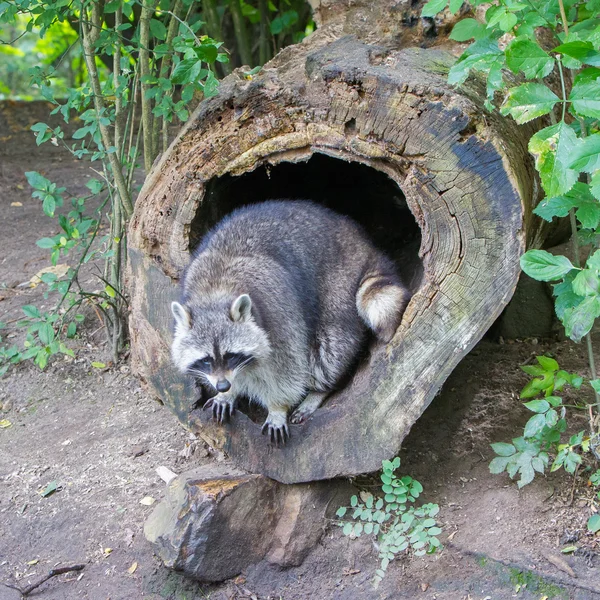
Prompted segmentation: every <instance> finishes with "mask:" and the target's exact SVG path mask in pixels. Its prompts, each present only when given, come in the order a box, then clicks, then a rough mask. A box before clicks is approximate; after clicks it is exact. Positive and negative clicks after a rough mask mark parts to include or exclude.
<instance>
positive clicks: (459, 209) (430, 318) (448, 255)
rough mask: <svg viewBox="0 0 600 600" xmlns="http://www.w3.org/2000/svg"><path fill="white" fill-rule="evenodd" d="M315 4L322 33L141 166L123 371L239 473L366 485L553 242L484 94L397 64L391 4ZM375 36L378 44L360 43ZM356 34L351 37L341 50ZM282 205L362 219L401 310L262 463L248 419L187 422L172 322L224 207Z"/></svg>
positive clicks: (426, 56)
mask: <svg viewBox="0 0 600 600" xmlns="http://www.w3.org/2000/svg"><path fill="white" fill-rule="evenodd" d="M323 4H326V5H327V6H326V8H327V10H324V9H323V7H321V9H322V12H321V22H322V24H323V27H322V29H321V30H320V31H319V32H318V33H317V34H315V35H314V36H313V37H311V38H310V39H309V40H307V41H305V42H304V43H302V44H299V45H297V46H293V47H290V48H287V49H285V50H283V51H282V52H281V53H280V54H279V55H278V56H277V57H276V58H275V59H273V60H272V61H271V62H270V63H268V64H267V65H266V66H265V67H264V68H263V69H262V71H261V72H260V73H259V74H258V75H256V76H253V77H246V76H244V74H243V72H242V71H240V70H238V71H236V72H235V73H233V74H232V75H231V76H229V77H227V78H226V79H225V80H224V81H223V82H222V85H221V88H220V93H219V95H218V96H217V97H215V98H211V99H210V100H207V101H205V102H203V103H202V104H201V105H200V106H199V108H198V110H197V111H196V112H195V113H194V115H192V117H191V118H190V120H189V122H188V124H187V125H186V127H185V128H184V130H183V131H182V132H181V133H180V135H179V136H178V138H177V139H176V140H175V142H174V143H173V144H172V145H171V147H170V148H169V150H168V152H167V153H166V154H165V155H164V156H163V157H162V158H161V159H160V161H159V162H158V163H157V164H156V165H155V166H154V169H153V171H152V173H151V174H150V176H149V177H148V179H147V181H146V183H145V185H144V188H143V190H142V192H141V194H140V197H139V198H138V201H137V205H136V209H135V214H134V217H133V219H132V222H131V227H130V232H129V258H130V270H131V272H130V286H131V311H132V312H131V335H132V339H131V346H132V356H133V364H134V368H135V370H136V371H137V373H138V374H139V375H141V376H142V377H143V378H144V379H145V380H146V381H147V382H148V383H149V384H150V386H151V388H152V389H153V390H154V391H155V393H156V394H157V395H158V396H159V397H160V398H161V399H162V400H163V401H164V402H165V404H167V405H168V406H169V407H170V408H171V409H172V410H173V411H174V412H175V413H176V414H177V416H178V417H179V418H180V419H181V421H182V422H183V423H184V424H185V425H186V426H187V427H189V428H191V429H193V430H196V431H198V432H199V433H200V434H201V435H202V436H203V437H204V439H206V440H208V441H210V443H211V444H213V445H215V446H218V447H221V448H224V449H225V451H226V452H227V453H228V454H229V455H230V456H231V457H232V459H233V460H234V461H235V463H236V464H237V465H238V466H241V467H242V468H244V469H246V470H248V471H250V472H253V473H261V474H264V475H267V476H269V477H271V478H274V479H277V480H279V481H281V482H284V483H294V482H305V481H311V480H317V479H326V478H332V477H335V476H339V475H350V474H356V473H363V472H369V471H374V470H376V469H378V468H380V466H381V460H382V459H387V458H391V457H392V456H394V455H395V454H396V453H397V451H398V450H399V448H400V444H401V442H402V440H403V439H404V437H405V436H406V435H407V433H408V431H409V429H410V427H411V426H412V425H413V423H414V422H415V421H416V419H418V417H419V416H420V415H421V414H422V412H423V411H424V410H425V408H426V407H427V406H428V404H429V403H430V402H431V400H432V399H433V397H434V396H435V394H436V393H437V392H438V390H439V389H440V387H441V385H442V383H443V382H444V381H445V380H446V378H447V377H448V375H449V374H450V373H451V371H452V370H453V368H454V367H455V366H456V365H457V364H458V362H459V361H460V360H461V358H462V357H463V356H464V355H465V354H466V353H467V352H469V350H470V349H471V348H472V347H473V345H474V344H475V343H476V342H477V341H478V340H479V339H480V338H481V337H482V335H483V334H484V333H485V332H486V330H487V329H488V328H489V327H490V325H491V324H492V323H493V322H494V320H495V319H496V317H497V316H498V315H499V314H500V312H501V311H502V309H503V308H504V307H505V305H506V304H507V302H508V301H509V300H510V298H511V296H512V293H513V291H514V288H515V285H516V283H517V280H518V277H519V256H520V255H521V254H522V253H523V251H524V249H525V247H526V246H527V245H530V246H531V245H533V246H538V245H540V244H541V242H542V241H543V239H544V238H545V237H546V236H547V235H548V233H549V231H550V230H549V228H548V225H547V224H546V225H542V222H541V220H540V219H538V218H537V217H534V216H533V215H532V212H531V211H532V208H533V207H534V206H535V205H536V204H537V202H538V200H539V197H538V195H539V186H538V185H537V181H536V176H535V171H534V168H533V162H532V160H531V157H530V156H529V155H528V152H527V141H528V139H529V138H530V136H531V135H532V133H533V131H534V127H535V126H534V125H531V124H530V125H528V126H517V125H516V124H515V123H514V122H513V121H512V120H510V119H506V118H502V117H500V116H499V115H497V114H490V113H488V112H487V111H485V109H484V108H483V101H484V98H485V86H484V85H483V84H482V83H481V82H478V81H476V80H475V81H472V82H469V83H468V84H467V85H466V86H465V87H464V88H461V89H460V90H455V89H453V88H451V87H450V86H448V85H447V83H446V75H447V72H448V69H449V67H450V65H451V64H452V61H453V57H452V55H450V54H448V53H446V52H444V51H441V50H439V49H419V48H410V49H401V50H398V49H396V46H397V43H398V42H397V40H398V39H400V38H402V37H403V36H402V35H400V33H401V32H400V33H399V28H398V27H396V29H395V30H394V27H393V20H389V21H387V22H386V21H385V19H383V16H384V15H385V11H384V10H383V9H385V7H386V6H387V7H388V9H389V10H391V9H390V8H389V4H390V3H389V2H387V1H386V0H380V2H373V3H370V4H369V3H366V2H365V3H363V6H362V10H363V11H365V12H364V14H366V15H367V17H365V18H364V19H362V20H361V19H360V18H358V17H359V16H360V14H361V13H360V10H359V9H360V6H361V2H356V3H352V6H353V8H352V9H351V10H350V9H348V7H347V6H346V9H347V10H346V11H345V12H344V11H341V10H337V9H339V7H340V6H341V5H345V2H334V1H332V0H330V1H329V2H324V3H323ZM336 7H337V9H336ZM357 7H358V8H357ZM365 7H366V8H365ZM357 11H358V12H357ZM367 13H368V14H367ZM390 14H391V13H390ZM323 15H326V16H327V18H328V19H330V21H327V19H325V18H324V17H323ZM336 15H337V18H334V17H336ZM340 15H342V16H343V17H344V18H343V20H341V19H342V17H341V16H340ZM357 15H358V16H357ZM384 22H385V24H386V26H387V28H388V30H389V31H387V33H385V32H384V33H383V34H381V35H380V38H382V39H383V44H382V45H375V44H373V43H372V39H374V37H376V36H375V34H374V33H373V30H368V29H367V30H364V29H361V28H360V23H363V24H364V23H371V24H372V23H375V24H378V25H377V27H380V26H382V23H384ZM352 27H354V32H357V33H359V34H360V36H359V37H361V38H363V39H358V37H357V36H345V35H344V33H345V32H347V31H348V30H349V29H350V30H351V31H352ZM379 32H380V33H381V30H379ZM382 36H383V37H382ZM277 197H279V198H311V199H313V200H315V201H319V202H323V203H326V204H328V205H329V206H332V207H333V208H335V209H336V210H338V211H340V212H345V213H347V214H349V215H351V216H353V217H354V218H356V219H357V220H359V221H360V222H361V223H362V224H363V225H364V226H365V227H366V228H367V230H368V231H369V232H370V233H371V235H372V236H373V237H374V239H375V240H376V241H377V243H379V244H380V245H381V246H382V247H383V248H384V249H385V250H386V251H387V252H388V253H389V254H390V255H392V256H393V257H394V258H395V260H396V261H397V263H398V265H399V269H400V271H401V272H402V273H403V276H404V278H405V280H406V281H407V282H410V285H411V287H412V290H413V292H414V296H413V298H412V300H411V302H410V304H409V306H408V309H407V311H406V314H405V316H404V319H403V322H402V324H401V326H400V328H399V330H398V331H397V334H396V336H395V337H394V339H393V340H392V342H391V343H390V344H388V345H387V346H383V345H381V346H375V347H373V348H371V350H370V355H369V356H368V357H367V358H365V360H364V361H363V362H362V364H361V365H360V367H359V369H358V371H357V373H356V374H355V376H354V377H353V378H352V380H351V382H350V383H349V385H348V386H347V387H346V388H345V389H344V390H342V391H340V392H338V393H336V394H335V395H334V396H332V397H331V398H330V399H329V401H328V402H327V404H326V405H325V406H323V407H322V408H321V409H319V410H318V411H317V412H316V413H315V415H314V416H313V417H312V418H311V419H310V420H309V421H308V422H307V423H304V424H303V425H298V426H292V438H291V440H290V442H289V443H288V445H287V446H286V447H284V448H279V449H274V448H271V447H270V446H269V445H268V443H267V440H266V439H265V438H264V437H263V436H261V434H260V422H261V421H260V418H259V417H258V416H253V415H252V411H251V410H247V411H246V413H247V414H243V413H241V414H240V413H239V412H238V413H236V415H235V417H234V419H233V422H232V423H231V424H229V425H226V426H218V425H216V424H215V423H213V422H212V421H211V420H210V414H209V411H207V412H206V413H203V412H202V411H201V410H199V408H198V407H197V401H198V391H197V390H196V389H195V387H194V385H193V382H192V381H191V380H190V381H188V380H186V379H185V378H182V376H180V375H179V374H177V373H176V371H175V370H174V368H173V367H172V366H171V364H170V359H169V346H170V342H171V339H172V334H171V320H172V317H171V314H170V308H169V307H170V302H171V300H173V299H175V298H176V297H177V286H178V279H179V278H180V276H181V274H182V271H183V269H184V268H185V266H186V264H187V262H188V261H189V257H190V251H191V250H193V248H194V247H195V245H196V244H197V243H198V240H199V239H200V238H201V236H202V235H203V234H204V233H205V232H206V231H207V230H208V229H209V228H210V227H211V226H213V225H214V224H215V223H216V222H217V221H218V220H219V219H220V218H222V217H223V216H224V215H225V214H227V213H228V212H230V211H231V210H232V209H233V208H234V207H236V206H239V205H240V204H245V203H249V202H256V201H260V200H264V199H268V198H277ZM251 417H254V420H253V419H252V418H251Z"/></svg>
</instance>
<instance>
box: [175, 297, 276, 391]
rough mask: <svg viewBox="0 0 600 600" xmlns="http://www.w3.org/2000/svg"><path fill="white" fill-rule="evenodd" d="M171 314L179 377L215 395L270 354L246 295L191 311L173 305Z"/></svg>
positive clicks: (263, 333) (178, 305) (188, 308)
mask: <svg viewBox="0 0 600 600" xmlns="http://www.w3.org/2000/svg"><path fill="white" fill-rule="evenodd" d="M171 311H172V312H173V316H174V317H175V336H174V340H173V345H172V347H171V355H172V357H173V362H174V363H175V365H176V366H177V368H178V369H179V370H180V371H181V372H182V373H185V374H188V375H192V376H193V377H195V378H197V379H200V380H202V381H204V382H207V383H210V385H211V386H212V387H213V388H215V389H216V390H217V391H218V392H222V393H225V392H227V391H229V389H230V388H231V385H232V383H233V381H234V379H235V378H236V376H238V375H239V374H240V373H241V372H242V371H243V370H244V369H246V368H249V367H251V366H252V365H253V364H254V363H255V362H256V361H259V360H261V359H263V358H265V357H266V356H268V354H269V352H270V345H269V339H268V337H267V334H266V332H265V331H264V330H263V329H262V328H260V327H259V326H258V325H257V324H256V321H255V320H254V319H253V317H252V301H251V300H250V296H248V295H247V294H242V295H241V296H239V297H237V298H236V299H235V300H233V301H231V300H230V301H228V302H227V301H221V302H213V303H211V304H207V305H205V306H198V307H196V306H194V307H193V309H191V308H190V307H187V306H184V305H182V304H180V303H179V302H173V303H172V304H171Z"/></svg>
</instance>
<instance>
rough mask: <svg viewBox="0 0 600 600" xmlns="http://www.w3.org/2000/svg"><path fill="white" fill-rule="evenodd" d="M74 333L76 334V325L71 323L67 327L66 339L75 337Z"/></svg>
mask: <svg viewBox="0 0 600 600" xmlns="http://www.w3.org/2000/svg"><path fill="white" fill-rule="evenodd" d="M76 333H77V323H75V321H71V322H70V323H69V326H68V327H67V337H68V338H73V337H75V334H76Z"/></svg>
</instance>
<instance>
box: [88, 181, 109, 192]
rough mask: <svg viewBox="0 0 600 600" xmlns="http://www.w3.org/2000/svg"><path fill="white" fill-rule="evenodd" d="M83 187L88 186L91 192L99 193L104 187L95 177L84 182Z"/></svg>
mask: <svg viewBox="0 0 600 600" xmlns="http://www.w3.org/2000/svg"><path fill="white" fill-rule="evenodd" d="M85 187H86V188H88V189H89V190H90V192H92V194H99V193H100V192H101V191H102V189H103V188H104V184H103V183H102V182H101V181H98V180H97V179H90V180H89V181H88V182H87V183H86V184H85Z"/></svg>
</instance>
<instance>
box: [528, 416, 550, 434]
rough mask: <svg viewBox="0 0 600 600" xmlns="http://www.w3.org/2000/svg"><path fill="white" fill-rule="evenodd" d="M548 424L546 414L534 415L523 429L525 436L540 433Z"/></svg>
mask: <svg viewBox="0 0 600 600" xmlns="http://www.w3.org/2000/svg"><path fill="white" fill-rule="evenodd" d="M545 426H546V416H545V415H534V416H533V417H531V419H529V421H527V423H526V424H525V429H524V430H523V436H524V437H526V438H532V437H535V436H536V435H537V434H538V433H540V432H541V431H542V429H544V427H545Z"/></svg>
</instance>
